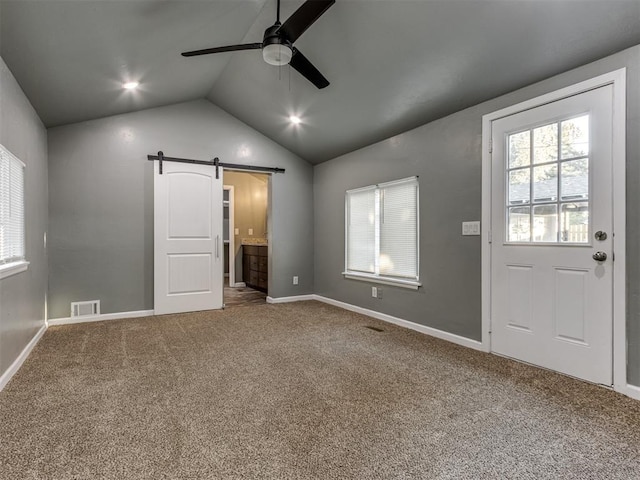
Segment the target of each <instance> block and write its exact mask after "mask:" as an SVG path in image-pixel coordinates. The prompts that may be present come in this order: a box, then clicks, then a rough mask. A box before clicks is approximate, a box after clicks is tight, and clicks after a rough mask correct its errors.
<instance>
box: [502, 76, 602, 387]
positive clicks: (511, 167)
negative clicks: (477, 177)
mask: <svg viewBox="0 0 640 480" xmlns="http://www.w3.org/2000/svg"><path fill="white" fill-rule="evenodd" d="M612 100H613V87H612V86H610V85H609V86H604V87H600V88H597V89H595V90H591V91H588V92H586V93H582V94H579V95H575V96H572V97H568V98H565V99H562V100H558V101H555V102H552V103H549V104H546V105H543V106H540V107H537V108H534V109H530V110H526V111H523V112H520V113H517V114H514V115H511V116H508V117H505V118H501V119H498V120H494V121H493V122H492V130H491V134H492V146H493V153H492V164H491V165H492V166H491V172H492V173H491V183H492V194H491V232H492V243H491V348H492V350H493V351H494V352H496V353H499V354H502V355H506V356H509V357H513V358H516V359H519V360H523V361H526V362H529V363H532V364H535V365H539V366H542V367H546V368H549V369H552V370H555V371H558V372H562V373H565V374H568V375H572V376H575V377H578V378H582V379H584V380H587V381H590V382H594V383H600V384H605V385H611V384H612V375H613V366H612V353H613V350H612V348H613V347H612V337H613V299H612V295H613V254H612V240H613V231H612V227H613V222H612V215H613V202H612V187H611V184H612ZM605 257H606V258H605Z"/></svg>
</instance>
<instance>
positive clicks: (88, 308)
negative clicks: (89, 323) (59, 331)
mask: <svg viewBox="0 0 640 480" xmlns="http://www.w3.org/2000/svg"><path fill="white" fill-rule="evenodd" d="M94 315H100V300H89V301H88V302H71V317H92V316H94Z"/></svg>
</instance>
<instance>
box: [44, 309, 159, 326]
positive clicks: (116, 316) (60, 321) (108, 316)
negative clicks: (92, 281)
mask: <svg viewBox="0 0 640 480" xmlns="http://www.w3.org/2000/svg"><path fill="white" fill-rule="evenodd" d="M153 314H154V311H153V310H136V311H134V312H118V313H103V314H101V315H87V316H83V317H66V318H53V319H51V320H49V322H48V323H49V326H50V327H54V326H56V325H70V324H73V323H87V322H102V321H104V320H120V319H122V318H138V317H150V316H152V315H153Z"/></svg>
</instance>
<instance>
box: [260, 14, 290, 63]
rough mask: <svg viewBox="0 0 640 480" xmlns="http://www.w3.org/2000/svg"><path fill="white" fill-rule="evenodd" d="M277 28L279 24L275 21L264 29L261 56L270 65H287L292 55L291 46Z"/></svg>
mask: <svg viewBox="0 0 640 480" xmlns="http://www.w3.org/2000/svg"><path fill="white" fill-rule="evenodd" d="M278 30H280V24H279V23H276V24H275V25H273V26H271V27H269V28H267V29H266V30H265V31H264V39H263V40H262V57H263V58H264V61H265V62H267V63H268V64H270V65H287V64H288V63H289V62H290V61H291V57H292V56H293V47H292V45H291V42H290V41H289V40H287V39H286V38H285V37H284V36H283V35H281V34H280V33H278Z"/></svg>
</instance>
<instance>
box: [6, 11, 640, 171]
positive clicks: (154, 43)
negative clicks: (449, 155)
mask: <svg viewBox="0 0 640 480" xmlns="http://www.w3.org/2000/svg"><path fill="white" fill-rule="evenodd" d="M302 3H303V0H282V13H281V17H282V19H286V18H287V17H288V16H289V15H290V14H291V13H293V12H294V11H295V10H296V9H297V8H298V7H299V6H300V5H301V4H302ZM275 10H276V0H267V1H265V0H210V1H206V0H198V1H195V0H130V1H124V0H0V55H1V56H2V57H3V59H4V60H5V62H6V63H7V65H8V66H9V68H10V69H11V71H12V72H13V74H14V76H15V77H16V78H17V80H18V82H19V83H20V85H21V86H22V88H23V90H24V91H25V93H26V95H27V96H28V98H29V99H30V101H31V103H32V104H33V106H34V108H35V109H36V111H37V112H38V114H39V115H40V117H41V118H42V120H43V122H44V123H45V125H46V126H48V127H52V126H57V125H63V124H67V123H74V122H79V121H84V120H89V119H94V118H99V117H104V116H108V115H113V114H117V113H124V112H130V111H135V110H140V109H144V108H150V107H155V106H160V105H167V104H171V103H177V102H182V101H188V100H194V99H198V98H208V99H209V100H211V101H212V102H213V103H215V104H216V105H219V106H220V107H222V108H223V109H224V110H226V111H228V112H229V113H231V114H233V115H234V116H236V117H237V118H239V119H240V120H242V121H244V122H245V123H247V124H248V125H250V126H252V127H254V128H255V129H256V130H258V131H260V132H262V133H263V134H264V135H266V136H267V137H269V138H271V139H273V140H274V141H276V142H278V143H279V144H281V145H283V146H284V147H286V148H288V149H289V150H291V151H293V152H295V153H297V154H298V155H300V156H301V157H302V158H304V159H306V160H308V161H310V162H313V163H319V162H322V161H326V160H329V159H331V158H334V157H336V156H338V155H341V154H343V153H346V152H349V151H352V150H354V149H357V148H360V147H363V146H365V145H369V144H371V143H373V142H376V141H379V140H382V139H384V138H387V137H389V136H392V135H394V134H397V133H400V132H402V131H405V130H408V129H410V128H413V127H416V126H418V125H421V124H424V123H426V122H428V121H431V120H434V119H436V118H439V117H442V116H444V115H447V114H449V113H453V112H455V111H458V110H460V109H462V108H465V107H468V106H471V105H474V104H476V103H479V102H481V101H484V100H487V99H489V98H493V97H495V96H497V95H500V94H503V93H506V92H509V91H512V90H515V89H517V88H520V87H522V86H525V85H528V84H531V83H533V82H535V81H538V80H542V79H544V78H547V77H549V76H552V75H554V74H556V73H560V72H563V71H566V70H569V69H571V68H573V67H576V66H579V65H582V64H585V63H588V62H590V61H593V60H596V59H598V58H601V57H603V56H606V55H608V54H611V53H613V52H616V51H619V50H622V49H624V48H627V47H630V46H633V45H636V44H640V0H336V3H335V5H333V6H332V7H331V8H330V9H329V10H328V11H327V12H326V13H325V14H324V15H323V16H322V17H321V18H320V19H319V20H318V21H317V22H316V23H315V24H314V25H313V26H312V27H311V28H310V29H309V30H307V31H306V32H305V33H304V34H303V35H302V36H301V37H300V39H299V40H298V41H297V42H296V47H297V48H299V49H300V50H301V51H302V52H304V54H305V56H306V57H307V58H309V59H310V60H311V61H312V62H313V63H314V64H315V66H316V67H317V68H318V69H319V70H320V71H321V72H322V73H323V74H324V75H325V76H326V77H327V78H328V80H329V81H330V82H331V85H329V87H327V88H325V89H323V90H318V89H316V88H315V87H314V86H313V85H312V84H310V83H309V82H308V81H307V80H305V79H304V78H303V77H301V76H300V75H299V74H298V73H297V72H296V71H295V70H293V69H291V68H290V67H288V66H286V67H274V66H271V65H268V64H266V63H265V62H264V61H263V60H262V58H261V54H260V51H259V50H254V51H243V52H233V53H221V54H215V55H207V56H201V57H194V58H184V57H182V56H180V52H183V51H187V50H194V49H199V48H206V47H213V46H222V45H229V44H236V43H245V42H260V41H262V35H263V32H264V29H266V28H267V27H269V26H270V25H272V24H273V23H274V21H275V17H276V12H275ZM128 80H137V81H139V82H140V87H139V89H138V90H136V91H134V92H128V91H124V90H123V89H122V83H123V82H124V81H128ZM292 114H295V115H297V116H299V117H301V119H302V123H301V124H300V125H298V126H296V127H294V126H292V125H291V124H290V123H289V121H288V117H289V116H290V115H292ZM212 134H215V132H212Z"/></svg>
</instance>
